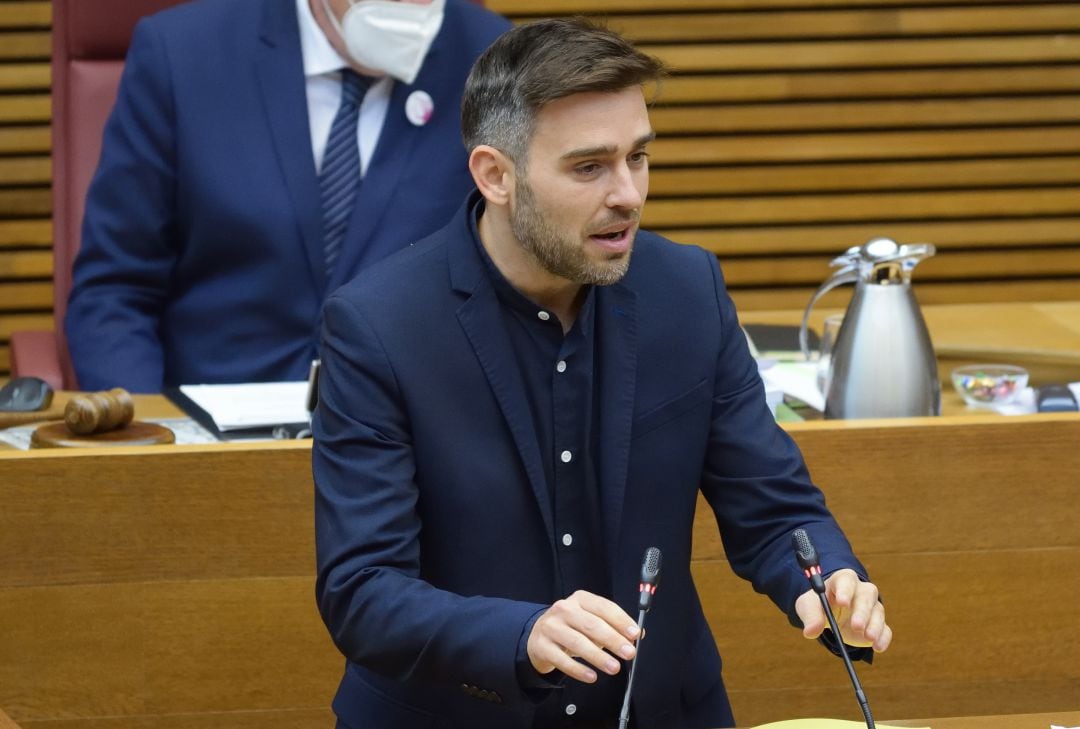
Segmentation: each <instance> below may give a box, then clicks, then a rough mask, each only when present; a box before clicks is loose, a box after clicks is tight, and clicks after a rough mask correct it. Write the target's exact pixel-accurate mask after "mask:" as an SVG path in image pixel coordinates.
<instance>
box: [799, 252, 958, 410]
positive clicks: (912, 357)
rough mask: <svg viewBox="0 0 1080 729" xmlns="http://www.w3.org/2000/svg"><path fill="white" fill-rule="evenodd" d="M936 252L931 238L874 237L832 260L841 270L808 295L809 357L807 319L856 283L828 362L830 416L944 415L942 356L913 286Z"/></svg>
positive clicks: (802, 336)
mask: <svg viewBox="0 0 1080 729" xmlns="http://www.w3.org/2000/svg"><path fill="white" fill-rule="evenodd" d="M932 255H934V246H933V245H931V244H930V243H913V244H908V245H899V244H897V243H896V242H895V241H892V240H890V239H888V238H874V239H873V240H871V241H869V242H867V243H866V244H864V245H861V246H855V247H853V248H849V249H848V250H847V252H846V253H844V254H843V255H842V256H839V257H838V258H836V259H835V260H833V261H832V263H831V264H830V265H832V266H834V267H836V269H837V270H836V271H835V272H834V273H833V275H832V276H831V277H830V278H829V279H828V280H827V281H826V282H825V283H823V284H822V285H821V287H820V288H818V290H817V291H816V292H814V295H813V296H812V297H811V298H810V302H809V303H808V304H807V305H806V311H805V312H804V313H803V319H802V327H801V329H800V331H799V344H800V346H801V347H802V350H803V354H804V355H805V356H806V357H807V359H809V356H810V352H809V348H808V347H807V323H808V321H809V318H810V311H811V309H813V308H814V304H815V303H817V301H818V299H820V298H821V297H822V296H823V295H824V294H825V293H826V292H827V291H830V290H831V289H833V288H836V287H837V286H839V285H841V284H845V283H854V284H855V293H854V294H853V295H852V297H851V302H850V303H849V304H848V307H847V311H846V312H845V314H844V321H843V323H842V324H841V326H840V331H839V332H838V333H837V335H836V342H835V343H834V345H833V350H832V354H831V361H830V363H829V365H828V367H829V377H828V378H826V381H827V382H828V390H827V392H826V393H825V417H826V418H891V417H908V416H919V415H940V414H941V387H940V385H939V384H938V375H937V359H936V358H935V356H934V347H933V345H932V344H931V343H930V334H929V332H927V330H926V322H925V321H923V317H922V312H921V311H920V310H919V303H918V302H917V301H916V300H915V295H914V293H913V292H912V290H911V271H912V270H913V269H914V268H915V266H916V265H918V263H919V262H920V261H922V260H924V259H926V258H929V257H930V256H932Z"/></svg>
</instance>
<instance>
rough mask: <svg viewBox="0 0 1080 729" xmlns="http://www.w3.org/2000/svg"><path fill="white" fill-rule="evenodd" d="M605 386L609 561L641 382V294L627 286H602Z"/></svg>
mask: <svg viewBox="0 0 1080 729" xmlns="http://www.w3.org/2000/svg"><path fill="white" fill-rule="evenodd" d="M596 293H597V309H596V324H597V340H596V351H597V354H598V355H599V361H598V367H597V377H598V381H599V383H600V403H601V406H600V418H599V425H600V454H599V480H600V494H601V499H602V501H603V506H604V508H603V515H604V536H605V545H606V547H607V555H608V559H609V560H614V559H615V558H616V555H617V554H618V552H617V551H616V549H617V547H618V545H619V535H620V530H621V528H622V510H623V500H624V498H623V497H624V495H625V492H626V475H627V469H628V467H629V463H630V430H631V426H632V424H633V417H634V392H635V385H636V382H637V352H638V328H637V296H636V295H635V294H634V292H633V291H631V290H630V289H629V288H627V287H626V286H625V285H624V284H621V283H618V284H614V285H612V286H605V287H598V288H597V291H596Z"/></svg>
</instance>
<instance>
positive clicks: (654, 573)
mask: <svg viewBox="0 0 1080 729" xmlns="http://www.w3.org/2000/svg"><path fill="white" fill-rule="evenodd" d="M659 583H660V550H659V549H657V548H656V547H649V548H648V549H646V550H645V557H644V559H642V561H641V583H640V584H639V585H638V619H637V625H638V630H639V631H642V632H640V633H639V636H643V635H644V632H643V629H644V627H645V613H647V612H649V609H650V608H651V607H652V599H653V595H655V594H656V586H657V585H658V584H659ZM639 655H641V637H639V638H638V651H637V653H635V654H634V660H633V661H631V663H630V677H629V678H627V679H626V693H625V694H623V702H622V711H620V712H619V729H626V725H627V723H629V721H630V693H631V691H632V690H633V688H634V673H635V671H636V669H637V659H638V656H639Z"/></svg>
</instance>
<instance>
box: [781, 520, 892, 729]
mask: <svg viewBox="0 0 1080 729" xmlns="http://www.w3.org/2000/svg"><path fill="white" fill-rule="evenodd" d="M791 543H792V545H793V546H794V547H795V559H796V560H798V562H799V566H800V567H802V570H803V574H804V575H806V579H808V580H810V586H811V587H812V588H813V589H814V592H816V593H817V596H818V598H819V599H820V600H821V607H823V608H824V609H825V617H826V618H828V619H829V627H830V628H831V629H832V632H833V635H835V636H836V640H837V642H838V643H839V644H840V657H841V658H843V659H844V667H845V668H847V672H848V677H849V678H850V679H851V685H852V686H854V687H855V698H856V699H857V700H858V702H859V708H860V709H862V713H863V718H864V719H866V726H867V729H874V717H873V716H872V715H871V714H870V704H869V703H867V701H866V694H865V693H863V690H862V684H860V683H859V677H858V676H856V675H855V667H854V666H853V665H851V658H850V657H848V654H847V646H845V645H844V639H843V637H842V636H841V635H840V628H839V626H837V624H836V616H835V615H833V611H832V606H831V605H829V600H828V598H826V597H825V581H824V580H823V579H822V578H821V561H820V560H819V559H818V553H817V550H816V549H814V545H813V543H812V542H811V541H810V535H809V534H807V533H806V530H805V529H796V530H795V531H793V532H792V533H791Z"/></svg>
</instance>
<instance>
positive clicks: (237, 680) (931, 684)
mask: <svg viewBox="0 0 1080 729" xmlns="http://www.w3.org/2000/svg"><path fill="white" fill-rule="evenodd" d="M787 429H788V431H789V432H790V433H791V434H792V435H793V437H794V438H795V439H796V440H797V441H798V443H799V445H800V447H801V448H802V449H803V452H804V454H805V456H806V459H807V462H808V464H809V466H810V469H811V472H812V474H813V475H814V477H815V479H816V480H817V481H818V482H819V483H820V484H821V485H822V486H823V488H824V489H825V491H826V494H827V497H828V500H829V505H830V507H831V508H832V509H833V511H834V513H836V515H837V517H838V518H839V519H840V521H841V523H842V524H843V525H844V526H845V528H846V530H847V532H848V534H849V536H850V538H851V540H852V542H853V544H854V546H855V548H856V551H857V552H858V553H859V554H860V556H861V557H862V558H863V560H864V562H865V563H866V565H867V567H868V568H869V569H870V571H871V573H872V575H873V576H874V579H875V580H876V581H877V582H878V583H879V584H880V585H881V586H882V587H883V589H884V594H885V598H886V600H887V602H888V605H889V618H890V622H891V623H892V624H893V626H894V628H895V630H896V641H895V644H894V646H893V648H892V649H890V651H889V652H888V653H887V654H885V655H883V656H880V657H879V658H878V660H877V661H876V662H875V665H874V666H872V667H868V666H862V667H861V671H860V675H861V677H862V680H863V683H864V685H865V687H866V691H867V695H868V696H869V698H870V701H871V705H872V706H873V708H874V711H875V714H877V715H878V716H882V717H889V716H926V715H937V716H962V715H975V716H978V715H984V714H993V713H1001V714H1010V713H1023V712H1034V711H1052V710H1055V709H1060V710H1070V709H1075V708H1076V700H1077V697H1078V696H1080V660H1077V646H1080V617H1078V614H1077V610H1076V605H1077V604H1078V602H1080V530H1077V528H1076V521H1077V514H1078V507H1077V474H1078V473H1080V448H1078V447H1077V444H1078V443H1080V416H1077V415H1033V416H1023V417H1016V418H983V417H977V416H971V417H958V418H925V419H910V420H902V419H901V420H888V421H847V422H845V421H827V422H825V421H821V422H808V423H796V424H791V425H789V426H787ZM0 504H2V505H3V508H2V509H0V625H2V626H4V628H3V638H2V639H0V706H3V707H5V709H6V710H7V711H9V712H10V713H11V714H12V716H13V717H14V718H16V719H17V720H18V721H19V722H20V724H21V725H22V726H23V729H35V728H39V729H45V728H46V727H48V729H100V728H101V727H104V726H106V725H107V726H108V727H109V729H174V728H175V729H179V728H180V727H186V726H191V725H194V724H198V725H200V726H204V727H210V729H218V728H220V729H237V727H241V728H244V727H252V728H254V727H269V728H270V729H278V728H279V727H280V728H281V729H284V728H285V727H290V728H293V729H297V728H301V729H307V728H308V727H310V728H311V729H314V728H315V727H326V726H329V722H330V721H331V720H330V712H329V709H328V706H329V702H330V698H331V696H332V694H333V691H334V689H335V686H336V682H337V679H338V677H339V672H340V670H341V664H342V661H341V658H340V657H339V656H338V655H337V653H336V651H335V649H334V648H333V646H332V645H331V644H330V641H329V639H328V637H327V635H326V632H325V629H324V628H323V626H322V624H321V621H320V619H319V617H318V615H317V613H316V610H315V606H314V599H313V582H314V577H313V571H314V551H313V532H312V491H311V467H310V452H309V446H308V444H307V443H304V442H296V441H286V442H273V443H261V444H218V445H212V446H153V447H145V448H128V449H111V448H110V449H102V450H94V449H80V450H72V451H62V452H46V451H41V452H33V451H31V452H4V453H0ZM694 538H695V544H694V563H693V565H692V568H693V572H694V576H695V580H696V582H697V584H698V587H699V591H700V592H701V595H702V599H703V602H704V604H705V605H706V610H707V614H708V617H709V621H710V624H711V625H712V627H713V630H714V633H715V635H716V638H717V640H718V642H719V644H720V646H721V650H722V653H723V655H724V660H725V676H726V679H727V683H728V686H729V689H730V692H731V697H732V701H733V704H734V706H735V712H736V717H737V718H738V719H739V721H740V722H741V723H743V724H745V725H753V724H760V723H765V722H767V721H775V720H778V719H782V718H786V717H793V716H837V717H843V718H849V719H857V718H858V708H857V706H856V705H855V703H854V700H853V698H852V695H851V687H850V685H849V684H848V680H847V677H846V675H845V674H844V671H843V667H842V665H841V664H840V663H839V662H838V661H837V660H836V659H835V658H833V657H831V656H829V655H827V654H826V653H825V652H824V651H823V650H822V649H820V648H819V647H818V646H816V645H815V644H812V643H809V642H807V641H804V640H803V639H802V638H801V636H800V635H799V633H798V632H797V631H795V630H794V629H792V628H790V627H788V626H787V624H786V620H785V619H784V617H783V616H782V615H781V614H780V613H779V612H778V611H777V610H776V609H775V608H774V607H773V606H772V605H771V604H770V603H768V602H767V601H766V600H765V599H764V598H762V597H760V596H758V595H755V594H754V593H753V592H752V590H751V589H750V588H749V586H748V585H747V584H746V583H744V582H742V581H740V580H738V579H737V578H735V577H734V576H733V575H732V574H731V571H730V569H729V568H728V566H727V563H726V561H725V560H724V557H723V550H722V547H721V545H720V542H719V539H718V538H717V535H716V529H715V525H714V524H713V520H712V517H711V513H710V512H709V511H708V510H707V509H701V510H699V514H698V518H697V522H696V524H695V536H694ZM657 609H663V603H662V602H660V603H658V604H657ZM808 677H810V678H809V679H808ZM104 717H110V718H109V719H108V720H106V719H104ZM1010 729H1012V728H1011V727H1010Z"/></svg>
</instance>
